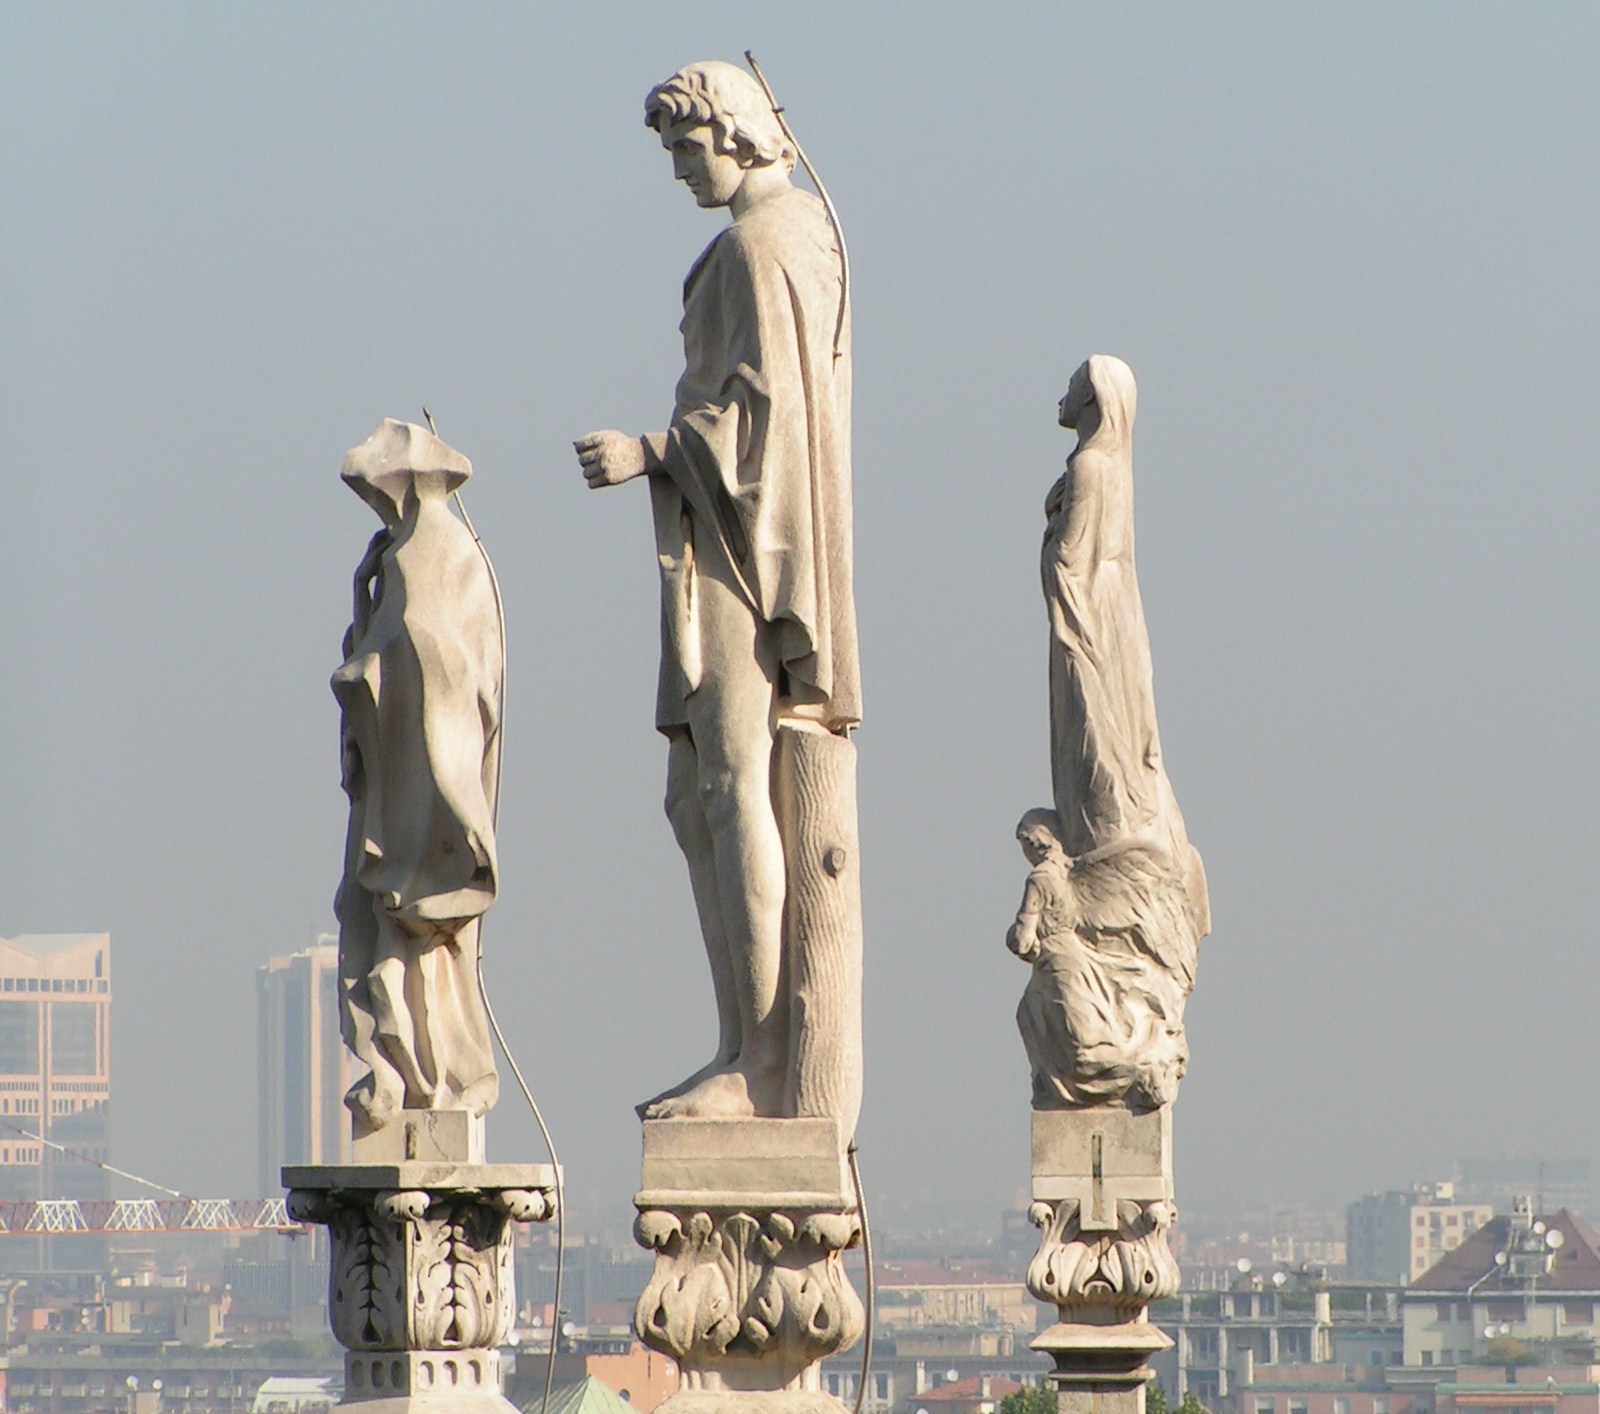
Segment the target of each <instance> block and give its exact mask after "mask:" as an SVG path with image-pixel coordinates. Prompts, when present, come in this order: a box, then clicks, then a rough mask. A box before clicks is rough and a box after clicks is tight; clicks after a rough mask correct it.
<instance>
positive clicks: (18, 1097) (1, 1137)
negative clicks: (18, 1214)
mask: <svg viewBox="0 0 1600 1414" xmlns="http://www.w3.org/2000/svg"><path fill="white" fill-rule="evenodd" d="M110 1104H111V936H110V934H108V933H29V934H24V935H23V936H21V937H17V938H0V1199H6V1200H12V1201H15V1200H17V1199H28V1198H79V1199H83V1198H104V1197H105V1196H106V1173H105V1170H104V1168H102V1167H100V1166H101V1165H102V1164H104V1163H105V1162H106V1160H107V1159H108V1158H109V1156H110V1155H109V1146H110ZM45 1140H49V1141H51V1142H52V1143H54V1144H58V1145H60V1146H61V1148H60V1149H56V1148H52V1147H51V1145H50V1144H48V1143H45V1142H43V1141H45ZM62 1150H66V1151H68V1152H65V1153H64V1152H62Z"/></svg>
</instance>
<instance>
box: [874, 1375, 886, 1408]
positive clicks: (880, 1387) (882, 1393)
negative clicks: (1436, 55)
mask: <svg viewBox="0 0 1600 1414" xmlns="http://www.w3.org/2000/svg"><path fill="white" fill-rule="evenodd" d="M872 1397H873V1398H874V1399H876V1400H877V1401H878V1402H879V1403H880V1404H887V1403H888V1402H889V1373H888V1371H887V1370H878V1371H875V1372H874V1373H873V1376H872Z"/></svg>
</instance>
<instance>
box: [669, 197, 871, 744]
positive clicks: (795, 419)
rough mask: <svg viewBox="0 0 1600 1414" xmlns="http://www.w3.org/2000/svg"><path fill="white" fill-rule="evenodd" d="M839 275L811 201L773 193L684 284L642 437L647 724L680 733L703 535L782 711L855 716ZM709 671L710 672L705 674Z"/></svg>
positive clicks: (826, 230)
mask: <svg viewBox="0 0 1600 1414" xmlns="http://www.w3.org/2000/svg"><path fill="white" fill-rule="evenodd" d="M840 280H841V267H840V258H839V249H838V245H837V242H836V241H835V239H834V233H833V229H832V227H831V225H830V224H829V222H828V217H827V212H826V210H825V208H824V207H823V205H822V203H821V202H820V201H819V200H818V199H817V198H816V197H814V196H812V195H811V194H810V193H809V192H804V191H800V190H798V189H793V188H791V189H789V190H787V191H785V192H782V193H780V194H779V195H776V196H773V197H770V198H769V199H767V200H766V201H763V202H759V203H757V204H756V205H755V206H753V207H751V208H749V209H748V210H747V211H746V212H745V213H744V214H743V215H742V216H741V217H739V218H738V219H737V220H735V221H734V222H733V223H732V224H731V225H730V226H728V228H727V229H726V230H724V231H723V232H722V233H721V234H720V235H719V236H718V237H717V238H716V240H714V241H713V242H712V243H711V245H710V246H709V247H708V248H707V249H706V251H705V253H704V254H703V255H702V256H701V257H700V259H699V260H698V261H697V262H696V263H695V266H694V268H693V269H692V270H691V271H690V272H689V277H688V279H687V280H686V281H685V282H684V313H683V324H682V326H681V328H682V332H683V346H684V363H685V367H684V372H683V377H682V378H681V379H680V380H679V382H678V389H677V407H676V410H675V412H674V413H673V418H672V424H671V427H670V428H669V430H668V431H667V433H666V434H665V435H664V436H662V437H657V438H651V439H650V450H651V452H652V454H653V456H654V458H655V464H654V465H653V466H652V468H651V469H652V470H653V471H657V472H664V473H665V474H664V475H654V476H651V477H650V488H651V501H652V506H653V510H654V516H655V531H656V549H657V553H658V555H659V558H660V563H661V576H662V597H661V607H662V662H661V681H660V691H659V694H658V697H657V704H656V725H657V726H658V727H660V728H661V729H662V730H664V731H670V730H671V729H673V728H675V727H678V726H681V725H683V724H684V723H685V722H686V720H687V719H686V716H685V709H684V699H685V698H686V697H687V696H688V694H689V693H690V692H692V691H693V690H694V688H695V687H696V686H698V685H699V682H700V680H701V677H702V674H703V673H704V672H705V671H706V665H705V664H704V663H703V662H702V661H701V659H700V654H699V651H698V633H697V630H696V621H695V614H696V596H695V589H694V578H695V563H694V561H695V548H694V547H695V540H696V537H698V536H702V535H707V536H713V537H715V538H716V541H717V542H718V544H719V545H720V548H721V550H722V553H723V555H724V556H725V557H726V559H727V561H728V563H729V564H730V565H732V566H733V569H734V573H735V576H736V578H737V580H738V587H739V591H740V593H741V594H742V595H743V596H744V598H745V600H746V602H747V603H748V604H749V606H750V608H751V610H752V612H753V613H754V614H756V615H757V616H758V617H759V618H760V619H761V620H763V621H764V622H766V623H768V624H770V625H772V626H773V628H774V630H775V632H776V643H777V650H778V656H779V660H780V662H781V664H782V667H783V670H784V676H785V682H784V684H783V687H782V695H783V698H784V704H783V705H785V706H788V705H791V704H792V705H796V706H801V707H805V708H808V709H810V711H809V713H808V715H813V716H815V717H816V718H818V719H819V720H820V721H821V722H822V723H823V724H824V725H825V726H827V727H828V728H830V729H832V730H840V729H842V728H844V727H847V726H851V725H854V724H855V723H856V722H858V721H859V720H860V718H861V688H860V669H859V666H858V658H857V649H856V623H855V607H854V594H853V591H852V588H851V581H850V565H851V544H850V352H849V331H848V320H847V322H846V329H845V336H844V344H843V351H842V352H841V353H840V355H839V357H838V358H837V359H836V358H835V357H834V331H835V327H836V324H837V319H838V310H839V297H840ZM713 670H714V665H713Z"/></svg>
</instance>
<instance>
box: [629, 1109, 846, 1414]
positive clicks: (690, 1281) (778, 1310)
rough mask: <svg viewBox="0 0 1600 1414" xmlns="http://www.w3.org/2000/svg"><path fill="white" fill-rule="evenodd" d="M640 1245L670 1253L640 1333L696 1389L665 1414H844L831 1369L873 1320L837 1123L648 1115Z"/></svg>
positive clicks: (638, 1318)
mask: <svg viewBox="0 0 1600 1414" xmlns="http://www.w3.org/2000/svg"><path fill="white" fill-rule="evenodd" d="M634 1204H635V1206H636V1207H637V1208H638V1210H639V1212H638V1216H637V1218H636V1219H635V1221H634V1229H633V1230H634V1237H635V1238H636V1239H637V1240H638V1242H639V1243H640V1245H641V1246H644V1247H648V1248H650V1249H652V1250H653V1251H654V1252H655V1254H656V1264H655V1270H654V1272H653V1273H652V1274H651V1277H650V1280H649V1282H648V1283H647V1284H646V1286H645V1289H644V1294H643V1295H642V1296H640V1298H639V1303H638V1306H637V1307H636V1308H635V1311H634V1328H635V1330H637V1332H638V1334H639V1339H640V1340H642V1341H643V1342H644V1343H645V1344H646V1345H648V1346H650V1347H651V1348H652V1349H653V1350H658V1351H660V1352H661V1353H662V1354H664V1355H669V1356H671V1357H672V1358H673V1359H674V1360H676V1361H677V1362H678V1366H679V1368H680V1370H681V1371H682V1373H683V1382H684V1387H683V1388H682V1389H681V1390H679V1392H678V1393H677V1394H675V1395H673V1396H672V1397H671V1398H670V1399H668V1400H667V1401H665V1403H663V1404H662V1406H661V1411H662V1414H840V1411H841V1410H842V1409H843V1407H844V1406H843V1405H841V1404H840V1403H839V1401H838V1400H836V1399H833V1398H832V1397H831V1396H829V1395H827V1394H825V1393H824V1392H823V1390H822V1381H821V1374H820V1362H821V1361H822V1359H823V1358H824V1357H825V1356H828V1355H832V1354H834V1353H835V1352H837V1351H840V1350H846V1349H848V1348H849V1347H850V1346H851V1345H853V1344H855V1342H856V1341H857V1340H858V1339H859V1338H860V1336H861V1332H862V1330H863V1329H864V1326H865V1313H864V1311H863V1310H862V1306H861V1300H860V1298H859V1297H858V1296H857V1295H856V1293H855V1290H854V1288H853V1287H852V1286H851V1284H850V1281H849V1278H848V1277H847V1276H846V1274H845V1270H844V1260H843V1254H844V1252H845V1251H846V1250H848V1249H849V1248H851V1247H854V1246H856V1245H857V1244H858V1243H859V1242H860V1241H861V1219H860V1213H859V1211H858V1209H857V1206H856V1201H855V1196H854V1193H853V1191H852V1188H851V1185H850V1181H849V1172H848V1169H847V1167H846V1163H845V1150H844V1145H843V1144H842V1143H841V1142H840V1138H839V1129H838V1125H837V1124H836V1123H835V1122H834V1121H833V1120H831V1119H737V1120H699V1119H668V1120H647V1121H645V1126H644V1173H643V1184H642V1187H641V1190H640V1192H639V1194H638V1195H637V1196H636V1197H635V1199H634Z"/></svg>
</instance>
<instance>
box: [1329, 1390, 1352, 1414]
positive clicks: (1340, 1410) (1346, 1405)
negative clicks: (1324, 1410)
mask: <svg viewBox="0 0 1600 1414" xmlns="http://www.w3.org/2000/svg"><path fill="white" fill-rule="evenodd" d="M1333 1414H1350V1401H1349V1399H1348V1398H1346V1397H1345V1396H1344V1395H1342V1394H1336V1395H1334V1397H1333Z"/></svg>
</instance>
